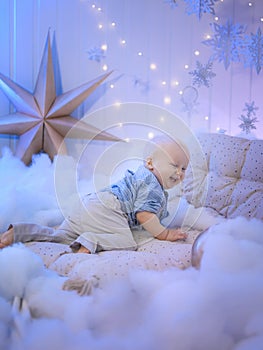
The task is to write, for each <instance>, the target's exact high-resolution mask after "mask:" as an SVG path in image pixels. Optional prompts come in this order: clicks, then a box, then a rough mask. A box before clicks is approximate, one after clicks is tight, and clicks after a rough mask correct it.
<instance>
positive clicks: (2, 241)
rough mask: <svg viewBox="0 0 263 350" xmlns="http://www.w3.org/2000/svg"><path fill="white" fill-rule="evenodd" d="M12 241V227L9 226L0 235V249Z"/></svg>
mask: <svg viewBox="0 0 263 350" xmlns="http://www.w3.org/2000/svg"><path fill="white" fill-rule="evenodd" d="M13 242H14V229H13V227H12V228H10V229H9V230H8V231H6V232H4V233H3V234H2V235H1V236H0V249H2V248H5V247H7V246H9V245H11V244H12V243H13Z"/></svg>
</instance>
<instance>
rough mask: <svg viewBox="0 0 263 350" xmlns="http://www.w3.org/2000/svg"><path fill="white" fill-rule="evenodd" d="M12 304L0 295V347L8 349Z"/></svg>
mask: <svg viewBox="0 0 263 350" xmlns="http://www.w3.org/2000/svg"><path fill="white" fill-rule="evenodd" d="M10 322H11V305H10V304H9V303H8V302H7V301H6V300H4V299H3V298H1V297H0V349H7V347H6V345H7V341H8V338H9V335H10V328H9V327H10Z"/></svg>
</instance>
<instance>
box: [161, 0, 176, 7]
mask: <svg viewBox="0 0 263 350" xmlns="http://www.w3.org/2000/svg"><path fill="white" fill-rule="evenodd" d="M164 2H165V3H166V4H168V5H170V7H171V9H174V8H176V7H177V6H178V4H177V0H164Z"/></svg>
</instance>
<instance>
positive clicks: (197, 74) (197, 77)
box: [189, 61, 216, 87]
mask: <svg viewBox="0 0 263 350" xmlns="http://www.w3.org/2000/svg"><path fill="white" fill-rule="evenodd" d="M212 68H213V62H211V61H209V62H208V63H207V64H204V65H203V64H202V63H200V62H199V61H196V69H195V70H193V71H192V72H189V74H191V75H192V76H193V85H195V86H198V87H200V86H202V85H204V86H206V87H209V86H210V83H211V79H212V78H214V77H215V76H216V74H215V73H214V72H212Z"/></svg>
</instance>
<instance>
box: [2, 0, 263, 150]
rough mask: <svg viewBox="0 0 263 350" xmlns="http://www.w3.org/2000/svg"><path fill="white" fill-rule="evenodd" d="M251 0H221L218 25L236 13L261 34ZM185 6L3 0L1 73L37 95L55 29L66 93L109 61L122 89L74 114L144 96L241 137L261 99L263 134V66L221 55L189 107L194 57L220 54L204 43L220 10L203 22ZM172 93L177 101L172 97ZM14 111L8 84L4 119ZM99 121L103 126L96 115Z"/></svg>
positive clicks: (198, 125)
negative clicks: (94, 50)
mask: <svg viewBox="0 0 263 350" xmlns="http://www.w3.org/2000/svg"><path fill="white" fill-rule="evenodd" d="M251 3H252V6H249V1H247V0H224V1H222V0H220V1H218V2H216V3H215V6H214V8H215V12H216V15H217V16H218V18H219V19H218V21H216V23H218V24H225V23H226V20H227V19H228V18H232V19H233V21H234V23H239V24H243V25H246V26H247V29H246V34H248V35H249V34H250V33H254V34H255V33H256V31H257V29H258V28H259V27H260V28H261V30H262V32H263V22H262V18H263V1H262V0H253V1H251ZM177 4H178V7H175V8H172V7H171V6H170V5H169V3H168V1H163V0H154V1H153V0H100V1H97V0H94V1H89V0H1V1H0V14H1V15H0V16H1V20H0V49H1V59H0V72H1V73H3V74H5V75H7V76H9V77H10V78H11V79H13V80H14V81H16V82H17V83H18V84H20V85H21V86H23V87H24V88H26V89H28V90H29V91H30V92H32V91H33V90H34V84H35V80H36V77H37V73H38V68H39V64H40V60H41V56H42V52H43V48H44V45H45V40H46V36H47V32H48V29H49V28H50V31H51V37H52V38H53V52H54V61H55V62H54V63H55V67H56V80H57V83H58V86H57V90H58V93H61V92H64V91H67V90H69V89H72V88H74V87H77V86H78V85H80V84H82V83H85V82H87V81H89V80H91V79H93V78H95V77H97V76H98V75H100V74H102V73H103V68H102V67H103V65H104V64H107V66H108V69H113V70H114V72H113V74H112V76H111V78H109V79H108V82H112V83H114V87H113V88H110V86H109V84H107V86H106V87H107V89H106V91H105V93H104V95H103V96H102V97H100V98H99V99H98V100H96V99H95V98H93V97H91V98H90V99H88V100H87V101H85V103H84V104H83V105H82V106H80V108H78V110H77V111H76V112H75V114H74V115H75V116H76V117H79V118H80V117H82V116H83V115H84V114H85V113H88V112H89V111H93V110H96V109H98V108H100V107H104V106H108V105H111V104H114V103H116V102H142V103H149V104H154V105H157V106H159V107H162V108H165V109H167V110H168V111H170V112H172V113H175V114H176V115H178V116H179V117H180V118H182V119H183V120H185V122H187V123H189V124H190V126H191V128H193V129H194V130H196V129H198V130H200V129H201V130H205V131H209V132H216V130H217V128H222V129H225V130H226V133H227V134H232V135H236V134H239V133H240V131H241V129H240V128H239V127H238V125H239V124H240V120H239V119H238V118H239V117H240V116H241V114H242V113H244V111H243V109H244V107H245V103H247V102H252V101H255V105H256V106H257V107H258V108H259V109H258V110H257V111H256V116H257V118H258V121H259V122H258V123H255V126H256V128H257V129H256V130H255V132H254V133H255V136H256V137H258V138H262V137H263V124H262V111H263V100H262V87H263V84H262V83H263V78H262V75H263V69H262V70H261V72H260V73H259V74H257V73H256V71H255V69H254V68H252V69H250V68H245V67H244V65H243V63H232V64H230V67H229V68H228V69H227V70H226V69H225V68H224V66H223V63H222V62H214V65H213V72H214V73H215V74H216V76H215V77H214V78H213V79H212V80H211V82H212V86H211V87H209V88H207V87H205V86H202V87H200V88H198V87H196V86H195V89H192V90H191V89H190V90H188V91H189V92H190V96H186V95H185V98H188V99H189V98H190V99H191V98H192V97H194V96H193V95H191V94H192V93H196V92H197V93H198V99H197V105H196V106H195V108H194V110H193V111H192V113H191V114H190V115H189V114H188V113H187V112H186V111H185V110H184V104H183V103H182V95H180V92H181V91H185V90H184V89H185V88H186V87H188V86H193V79H192V76H191V75H190V74H189V71H193V70H194V69H195V68H196V60H199V61H200V62H201V63H202V64H206V63H207V60H208V58H209V57H210V55H211V53H212V50H211V48H210V47H207V46H205V45H204V44H203V43H202V41H203V40H204V39H205V37H206V35H207V34H210V35H212V36H213V31H212V29H211V26H210V23H213V22H215V19H214V17H215V16H213V15H210V14H203V16H202V17H201V19H200V20H199V19H198V18H197V16H195V14H192V15H187V14H186V12H185V9H186V3H185V2H184V1H183V0H178V1H177ZM92 5H94V6H92ZM99 8H101V11H100V10H99ZM260 19H261V20H260ZM112 22H115V23H116V26H115V27H113V26H112ZM100 24H101V25H102V29H99V25H100ZM122 39H125V40H126V44H125V45H122V44H121V40H122ZM102 44H107V51H106V52H105V55H106V58H104V59H102V60H101V62H96V61H92V60H90V59H89V56H88V53H87V50H88V49H90V48H91V47H93V46H98V47H100V46H101V45H102ZM196 50H198V51H199V52H200V54H199V56H196V55H195V51H196ZM138 52H142V53H143V54H142V56H139V55H138ZM55 53H57V57H56V55H55ZM151 63H155V64H156V67H157V68H156V69H155V70H152V69H150V64H151ZM186 64H187V65H188V66H189V68H188V69H186V68H185V65H186ZM136 79H137V84H136V83H135V80H136ZM163 82H165V84H164V83H163ZM177 84H178V85H177ZM145 87H146V88H145ZM186 92H187V91H186ZM167 97H168V98H169V99H170V102H169V103H167V102H165V98H167ZM11 111H12V106H10V104H9V101H8V99H7V98H6V97H5V96H4V95H3V93H2V92H1V91H0V116H4V115H6V114H8V113H9V112H11ZM207 117H208V118H207ZM105 118H106V117H105ZM148 118H150V116H149V117H148ZM91 122H93V123H94V124H96V120H93V121H91ZM102 127H103V126H102ZM0 141H1V144H2V145H3V144H7V145H10V146H11V147H15V141H14V137H7V136H1V137H0Z"/></svg>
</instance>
